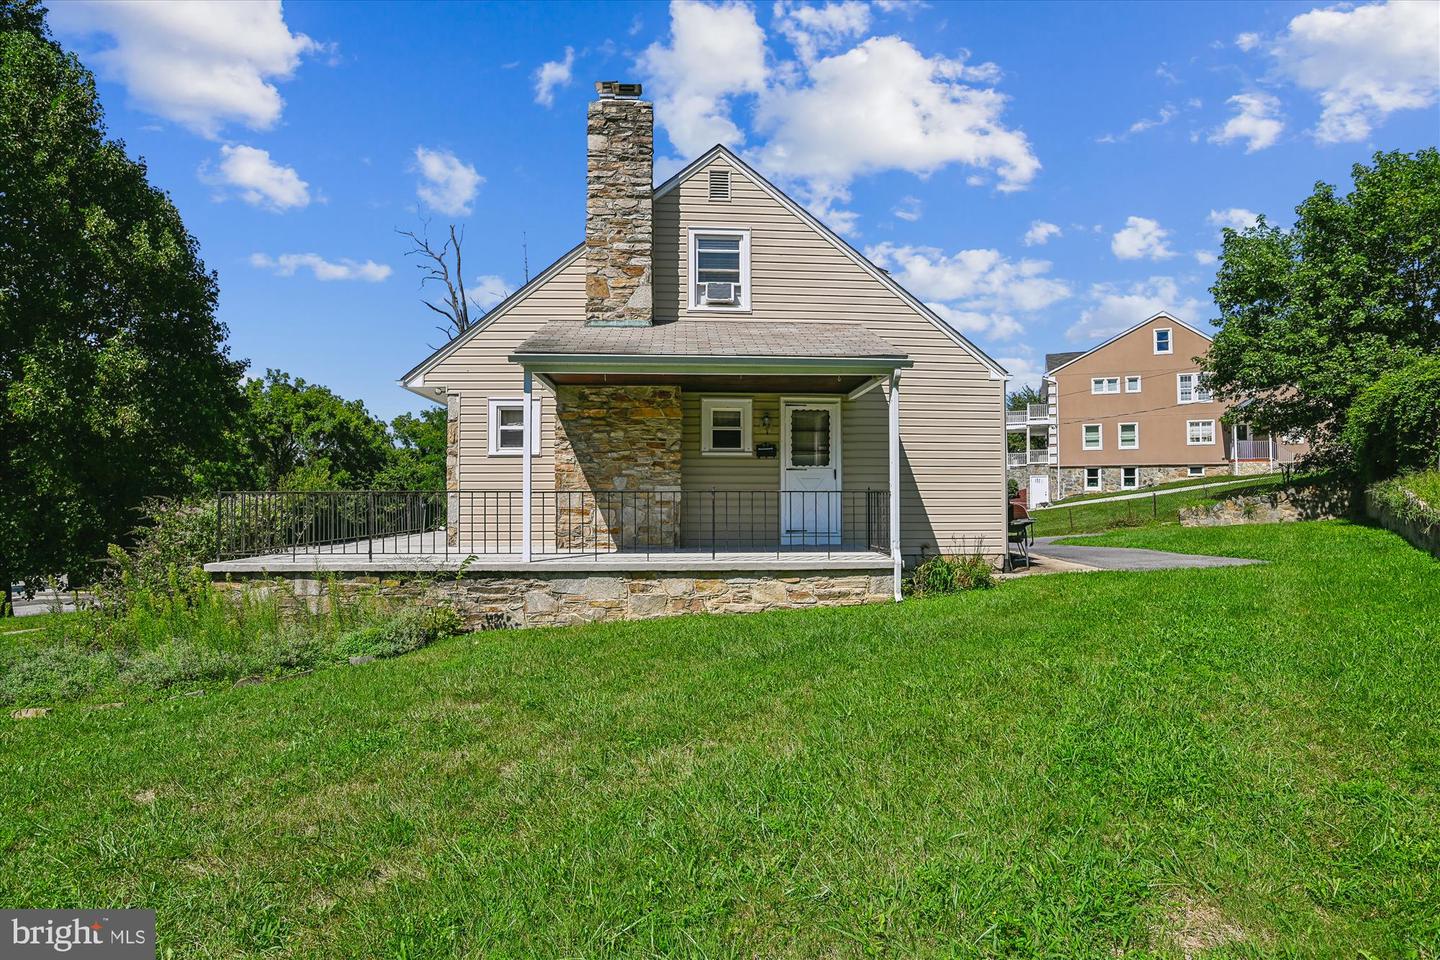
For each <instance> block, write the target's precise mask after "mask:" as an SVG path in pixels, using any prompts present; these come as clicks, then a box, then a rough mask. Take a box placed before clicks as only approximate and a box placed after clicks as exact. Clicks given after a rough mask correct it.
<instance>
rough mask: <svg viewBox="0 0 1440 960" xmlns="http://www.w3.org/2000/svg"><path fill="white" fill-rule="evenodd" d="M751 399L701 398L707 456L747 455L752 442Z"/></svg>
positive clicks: (703, 450) (703, 445) (703, 447)
mask: <svg viewBox="0 0 1440 960" xmlns="http://www.w3.org/2000/svg"><path fill="white" fill-rule="evenodd" d="M750 403H751V402H750V400H749V398H744V397H739V398H732V397H704V398H702V399H701V401H700V423H701V425H702V429H701V437H700V452H701V453H703V454H705V455H706V456H719V457H723V456H745V455H748V454H749V453H750V452H751V450H752V449H753V447H752V445H751V442H750Z"/></svg>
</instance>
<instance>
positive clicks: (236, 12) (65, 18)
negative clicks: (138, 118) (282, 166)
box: [49, 0, 322, 138]
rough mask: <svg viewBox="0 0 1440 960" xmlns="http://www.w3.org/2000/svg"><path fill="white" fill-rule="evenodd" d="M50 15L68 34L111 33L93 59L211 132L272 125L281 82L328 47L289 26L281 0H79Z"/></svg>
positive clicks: (280, 103)
mask: <svg viewBox="0 0 1440 960" xmlns="http://www.w3.org/2000/svg"><path fill="white" fill-rule="evenodd" d="M49 18H50V23H51V26H52V27H53V28H54V29H55V30H56V31H57V32H58V33H60V34H69V35H72V36H87V35H92V34H103V35H105V36H107V37H108V38H109V39H110V41H111V45H110V46H108V47H106V48H104V49H101V50H98V51H95V52H87V53H86V55H85V59H86V62H88V63H91V64H93V65H94V66H96V67H97V68H98V70H99V72H100V74H101V75H102V76H104V77H107V78H110V79H114V80H117V81H118V82H120V83H122V84H124V86H125V89H126V92H127V93H129V95H130V98H131V100H132V101H133V102H134V103H135V104H136V105H137V106H138V107H140V108H141V109H144V110H146V111H148V112H150V113H154V114H157V115H158V116H161V117H164V118H166V119H167V120H173V121H174V122H176V123H179V124H181V125H183V126H185V127H188V128H189V129H191V130H194V131H195V132H196V133H199V134H201V135H202V136H206V137H212V138H213V137H216V136H218V135H219V132H220V130H221V129H222V128H223V127H224V126H225V125H226V124H228V123H240V124H243V125H245V126H247V127H250V128H252V129H256V130H265V129H269V128H270V127H273V126H274V125H275V123H276V121H278V120H279V119H280V113H281V111H282V109H283V108H284V100H282V99H281V97H280V91H279V90H277V89H276V88H275V84H274V81H277V80H287V79H289V78H290V77H291V76H293V75H294V73H295V70H296V68H297V67H298V66H299V65H300V59H301V57H302V56H304V55H305V54H306V53H311V52H315V51H318V50H320V49H322V47H321V45H320V44H318V43H316V42H315V41H314V40H311V39H310V38H309V37H307V36H305V35H304V34H303V33H291V32H290V28H289V27H288V26H286V25H285V17H284V14H283V12H282V11H281V9H280V2H279V0H235V2H210V0H172V2H169V3H151V2H144V0H128V2H118V0H106V2H101V0H73V2H68V3H56V4H52V5H51V7H50V12H49Z"/></svg>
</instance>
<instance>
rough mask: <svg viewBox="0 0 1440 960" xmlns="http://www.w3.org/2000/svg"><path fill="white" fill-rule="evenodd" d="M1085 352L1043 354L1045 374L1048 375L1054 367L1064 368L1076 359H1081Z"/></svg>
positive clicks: (1072, 351)
mask: <svg viewBox="0 0 1440 960" xmlns="http://www.w3.org/2000/svg"><path fill="white" fill-rule="evenodd" d="M1086 352H1087V351H1085V350H1071V351H1070V352H1068V353H1047V354H1045V372H1046V373H1049V372H1050V371H1052V370H1054V369H1055V368H1056V367H1060V366H1064V365H1065V364H1067V363H1069V362H1070V361H1071V360H1074V359H1075V358H1076V357H1083V356H1084V355H1085V354H1086Z"/></svg>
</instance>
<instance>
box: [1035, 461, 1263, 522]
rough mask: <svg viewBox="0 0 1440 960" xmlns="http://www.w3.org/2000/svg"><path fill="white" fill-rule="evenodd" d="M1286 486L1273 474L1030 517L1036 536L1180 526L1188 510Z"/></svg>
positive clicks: (1075, 504)
mask: <svg viewBox="0 0 1440 960" xmlns="http://www.w3.org/2000/svg"><path fill="white" fill-rule="evenodd" d="M1283 486H1285V479H1284V477H1283V476H1281V475H1280V474H1270V475H1268V476H1263V477H1256V478H1254V479H1252V480H1249V481H1246V482H1244V483H1237V484H1235V485H1233V486H1224V487H1213V488H1211V489H1208V490H1184V489H1182V490H1177V491H1172V492H1170V493H1165V492H1159V493H1155V494H1154V495H1152V496H1144V497H1137V498H1135V499H1133V500H1112V501H1111V502H1109V503H1086V502H1083V501H1067V504H1069V505H1065V506H1057V507H1046V508H1044V509H1039V510H1034V511H1032V512H1031V514H1030V516H1032V517H1034V519H1035V535H1036V536H1037V537H1049V536H1059V535H1061V534H1065V533H1089V532H1093V531H1099V530H1109V529H1111V528H1114V527H1145V526H1152V525H1165V524H1178V523H1179V522H1180V518H1179V513H1180V511H1181V510H1182V509H1184V508H1186V507H1197V506H1208V505H1209V504H1212V503H1215V502H1216V501H1218V500H1222V499H1224V498H1226V497H1235V496H1242V495H1253V494H1258V493H1269V492H1270V491H1272V490H1277V489H1279V488H1281V487H1283ZM1140 492H1142V493H1143V492H1147V491H1140ZM1110 496H1114V494H1110Z"/></svg>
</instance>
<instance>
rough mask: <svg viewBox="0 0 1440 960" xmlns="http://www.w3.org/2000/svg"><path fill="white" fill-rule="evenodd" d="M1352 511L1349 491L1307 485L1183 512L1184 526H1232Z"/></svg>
mask: <svg viewBox="0 0 1440 960" xmlns="http://www.w3.org/2000/svg"><path fill="white" fill-rule="evenodd" d="M1350 512H1351V503H1350V495H1349V493H1348V492H1346V491H1345V490H1341V489H1322V488H1318V487H1305V488H1301V489H1290V490H1279V491H1276V492H1275V493H1268V494H1261V495H1258V496H1236V497H1227V498H1226V499H1224V500H1221V501H1219V502H1217V503H1212V504H1211V505H1209V506H1208V507H1207V506H1200V507H1186V508H1185V509H1184V510H1181V511H1180V525H1181V526H1183V527H1228V526H1235V525H1238V524H1244V523H1293V522H1294V521H1296V520H1334V519H1335V518H1337V517H1344V516H1347V515H1349V513H1350Z"/></svg>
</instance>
